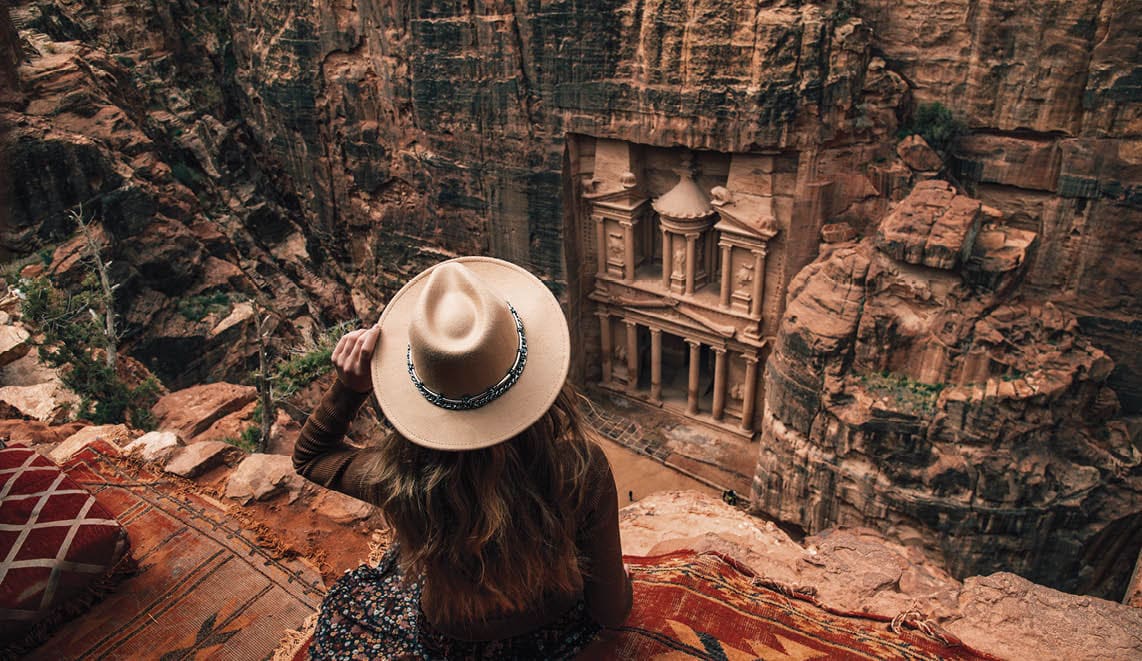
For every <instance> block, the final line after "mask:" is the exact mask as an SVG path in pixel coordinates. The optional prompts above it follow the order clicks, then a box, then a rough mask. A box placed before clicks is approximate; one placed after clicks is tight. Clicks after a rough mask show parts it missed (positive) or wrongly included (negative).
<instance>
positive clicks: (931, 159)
mask: <svg viewBox="0 0 1142 661" xmlns="http://www.w3.org/2000/svg"><path fill="white" fill-rule="evenodd" d="M896 155H897V156H899V157H900V160H902V161H904V163H905V164H906V165H908V167H910V168H912V169H913V170H916V171H917V172H936V171H938V170H939V169H940V168H942V167H944V161H943V160H942V159H941V158H940V155H939V154H937V153H936V150H934V149H932V148H931V147H929V146H928V142H927V141H926V140H924V138H922V137H920V136H919V135H910V136H908V137H907V138H904V139H903V140H901V141H900V144H898V145H896Z"/></svg>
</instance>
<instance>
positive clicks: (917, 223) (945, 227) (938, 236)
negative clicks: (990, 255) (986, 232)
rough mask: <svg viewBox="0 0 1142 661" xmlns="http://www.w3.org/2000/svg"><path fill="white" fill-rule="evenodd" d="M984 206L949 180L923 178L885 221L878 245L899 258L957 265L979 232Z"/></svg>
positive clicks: (947, 266) (946, 266) (941, 265)
mask: <svg viewBox="0 0 1142 661" xmlns="http://www.w3.org/2000/svg"><path fill="white" fill-rule="evenodd" d="M980 206H981V205H980V202H979V200H973V199H972V198H970V197H968V196H966V195H959V194H957V193H956V190H955V189H954V188H952V186H951V184H949V183H948V182H946V181H939V180H931V181H924V182H921V183H919V184H916V187H915V188H913V189H912V192H911V193H909V194H908V197H906V198H904V199H903V200H901V201H900V204H898V205H896V208H895V209H893V210H892V212H891V213H889V214H888V215H887V216H885V218H884V220H882V221H881V223H880V227H879V228H878V229H877V232H876V246H877V247H878V248H880V250H881V251H882V252H884V253H885V254H886V255H888V256H889V257H892V259H895V260H896V261H899V262H906V263H908V264H922V265H924V266H930V267H932V268H938V269H954V268H956V267H957V266H958V265H959V264H960V262H961V261H962V260H963V259H965V258H966V257H967V256H968V253H969V252H970V250H971V247H972V243H973V242H974V240H975V236H976V234H977V233H978V232H979V227H980Z"/></svg>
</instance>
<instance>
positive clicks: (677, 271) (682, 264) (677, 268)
mask: <svg viewBox="0 0 1142 661" xmlns="http://www.w3.org/2000/svg"><path fill="white" fill-rule="evenodd" d="M685 274H686V246H684V245H679V246H676V247H675V248H674V271H673V272H672V273H671V274H670V275H672V276H674V277H676V278H684V277H686V275H685Z"/></svg>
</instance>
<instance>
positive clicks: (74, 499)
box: [0, 446, 128, 646]
mask: <svg viewBox="0 0 1142 661" xmlns="http://www.w3.org/2000/svg"><path fill="white" fill-rule="evenodd" d="M127 550H128V541H127V532H126V531H125V530H123V527H122V526H120V525H119V522H118V521H116V520H115V517H114V516H112V515H111V513H110V512H108V511H107V510H106V509H105V508H103V507H102V506H101V505H100V504H99V503H98V502H96V500H95V497H94V496H92V495H91V493H89V492H88V491H87V490H86V489H84V488H83V487H82V486H81V485H78V484H76V483H75V482H74V481H73V480H71V479H70V478H69V477H68V476H67V474H66V473H65V472H63V471H62V470H60V467H59V466H56V465H55V464H54V463H52V462H51V460H49V459H47V458H46V457H43V456H41V455H40V454H39V453H38V452H36V451H35V450H31V449H29V448H25V447H21V446H13V447H9V448H4V449H0V646H5V645H7V644H17V643H19V642H20V641H21V640H22V639H25V636H26V635H28V634H29V632H32V631H34V630H35V625H36V624H37V623H39V622H45V624H49V623H50V622H52V621H56V620H58V619H59V618H60V617H63V616H65V614H66V613H68V612H70V610H71V609H70V608H69V606H72V605H78V604H79V603H80V602H85V603H89V602H90V601H93V600H94V599H95V598H96V596H97V594H98V592H99V591H101V590H102V589H104V588H105V587H106V584H107V583H108V582H109V579H110V578H111V577H112V576H113V575H114V574H115V573H116V572H117V571H120V570H122V569H123V568H124V566H125V565H126V564H127V563H126V562H124V558H125V556H126V555H127Z"/></svg>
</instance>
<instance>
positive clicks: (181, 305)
mask: <svg viewBox="0 0 1142 661" xmlns="http://www.w3.org/2000/svg"><path fill="white" fill-rule="evenodd" d="M229 309H230V294H228V293H227V292H224V291H216V292H213V293H210V294H197V295H195V296H187V297H185V298H180V299H179V300H178V303H176V304H175V310H176V311H177V312H178V313H179V314H181V315H182V316H184V317H186V318H187V319H189V320H190V321H202V320H203V319H205V318H206V315H208V314H212V313H223V312H226V311H228V310H229Z"/></svg>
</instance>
